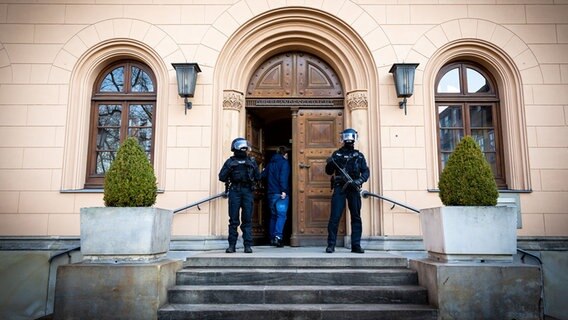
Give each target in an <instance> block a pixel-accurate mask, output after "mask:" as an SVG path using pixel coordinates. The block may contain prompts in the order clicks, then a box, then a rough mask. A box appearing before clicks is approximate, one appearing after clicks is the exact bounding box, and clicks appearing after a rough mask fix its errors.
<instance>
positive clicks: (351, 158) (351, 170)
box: [333, 150, 363, 179]
mask: <svg viewBox="0 0 568 320" xmlns="http://www.w3.org/2000/svg"><path fill="white" fill-rule="evenodd" d="M362 158H363V155H362V154H361V153H360V152H359V151H358V150H353V151H349V152H340V151H336V152H335V153H334V154H333V159H334V160H335V162H336V163H337V165H339V166H340V167H341V168H343V169H344V170H345V171H346V172H347V173H348V174H349V176H350V177H351V178H352V179H358V178H359V177H361V159H362ZM336 171H337V172H336V173H335V175H336V176H337V177H342V178H343V174H342V173H341V172H339V171H338V169H336Z"/></svg>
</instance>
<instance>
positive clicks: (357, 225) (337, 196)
mask: <svg viewBox="0 0 568 320" xmlns="http://www.w3.org/2000/svg"><path fill="white" fill-rule="evenodd" d="M345 201H347V206H348V207H349V213H350V214H351V246H352V247H353V246H359V245H361V233H362V231H363V225H362V223H361V195H360V194H359V192H358V191H357V190H355V189H354V188H351V187H348V188H346V189H345V191H343V190H342V186H341V185H336V186H334V188H333V195H332V196H331V214H330V215H329V223H328V224H327V244H328V246H335V243H336V241H337V229H338V227H339V221H340V220H341V216H342V214H343V210H344V209H345Z"/></svg>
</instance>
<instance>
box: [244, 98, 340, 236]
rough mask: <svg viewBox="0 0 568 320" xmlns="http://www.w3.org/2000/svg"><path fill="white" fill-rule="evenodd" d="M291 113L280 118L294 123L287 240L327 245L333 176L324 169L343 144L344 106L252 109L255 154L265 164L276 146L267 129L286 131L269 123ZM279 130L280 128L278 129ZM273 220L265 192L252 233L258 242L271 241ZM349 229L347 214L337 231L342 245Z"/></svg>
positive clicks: (272, 132) (250, 119) (249, 121)
mask: <svg viewBox="0 0 568 320" xmlns="http://www.w3.org/2000/svg"><path fill="white" fill-rule="evenodd" d="M276 113H278V114H280V115H285V114H286V113H287V114H288V115H289V116H288V118H284V120H282V119H281V121H280V123H282V121H283V124H284V125H289V126H290V131H289V132H290V133H291V139H290V141H291V142H292V143H291V154H290V157H289V158H290V159H289V160H290V165H291V169H292V170H291V171H292V173H291V179H290V186H291V191H292V193H291V201H290V208H289V212H288V222H287V223H288V225H289V231H288V232H287V233H286V232H285V234H284V236H285V242H286V243H289V244H290V245H292V246H324V245H325V244H326V243H327V223H328V219H329V214H330V211H331V184H330V176H328V175H327V174H326V173H325V165H326V159H327V158H328V157H329V156H330V155H331V153H332V152H333V151H334V150H336V149H337V148H338V147H339V146H340V142H339V134H340V132H341V131H342V130H343V110H342V109H323V108H311V109H308V108H306V109H304V108H300V107H287V108H280V109H278V112H264V113H262V112H257V113H254V111H252V110H251V112H249V113H248V114H247V139H248V140H249V141H250V142H251V144H252V155H253V156H254V157H255V158H256V159H257V162H258V163H259V164H260V167H261V169H263V168H264V167H265V166H266V164H268V161H270V156H271V154H272V153H271V152H270V150H271V149H273V147H274V146H267V145H266V142H267V141H270V139H269V138H267V136H268V135H277V134H279V133H280V132H281V131H284V130H279V129H278V127H274V126H272V125H270V124H266V123H270V120H271V119H270V117H271V116H272V115H274V114H276ZM275 130H277V131H276V132H275ZM269 223H270V214H269V209H268V207H267V204H266V194H265V191H264V190H263V189H259V190H258V191H257V194H256V200H255V208H254V216H253V233H254V238H255V242H256V243H257V244H262V243H267V241H268V240H269V239H268V228H269ZM343 235H345V215H343V218H342V221H341V223H340V227H339V232H338V238H337V240H338V245H342V243H341V242H342V241H343Z"/></svg>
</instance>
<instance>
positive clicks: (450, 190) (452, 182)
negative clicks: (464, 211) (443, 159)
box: [438, 136, 499, 206]
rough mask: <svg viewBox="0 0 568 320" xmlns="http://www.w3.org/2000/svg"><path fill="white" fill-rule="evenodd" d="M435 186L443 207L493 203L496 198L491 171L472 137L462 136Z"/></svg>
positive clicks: (495, 202) (496, 191) (491, 204)
mask: <svg viewBox="0 0 568 320" xmlns="http://www.w3.org/2000/svg"><path fill="white" fill-rule="evenodd" d="M438 188H439V189H440V199H441V200H442V203H443V204H444V205H446V206H494V205H497V198H498V197H499V191H498V190H497V184H496V183H495V179H494V178H493V171H492V170H491V167H490V166H489V163H488V162H487V160H486V159H485V157H484V156H483V152H482V151H481V149H480V148H479V146H478V145H477V143H476V142H475V140H474V139H473V138H472V137H471V136H466V137H464V138H463V139H462V140H461V141H460V142H459V143H458V145H457V146H456V149H455V150H454V152H453V153H452V154H451V155H450V158H449V159H448V163H447V164H446V167H445V168H444V170H443V171H442V174H441V175H440V182H439V183H438Z"/></svg>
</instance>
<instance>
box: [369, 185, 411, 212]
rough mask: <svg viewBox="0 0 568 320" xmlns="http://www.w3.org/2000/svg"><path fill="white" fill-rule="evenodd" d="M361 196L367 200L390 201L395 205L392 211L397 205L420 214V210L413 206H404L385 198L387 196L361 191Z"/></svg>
mask: <svg viewBox="0 0 568 320" xmlns="http://www.w3.org/2000/svg"><path fill="white" fill-rule="evenodd" d="M361 196H362V197H363V198H365V199H366V198H368V197H375V198H379V199H382V200H385V201H388V202H390V203H392V204H393V206H392V207H391V209H392V208H394V206H395V205H397V206H401V207H403V208H406V209H408V210H410V211H414V212H416V213H420V210H418V209H416V208H414V207H411V206H409V205H407V204H404V203H401V202H398V201H396V200H393V199H390V198H387V197H385V196H381V195H379V194H375V193H372V192H369V191H367V190H361Z"/></svg>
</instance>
